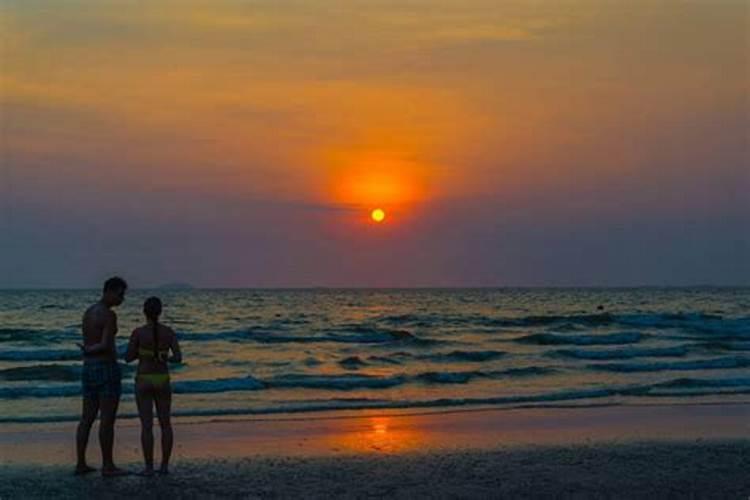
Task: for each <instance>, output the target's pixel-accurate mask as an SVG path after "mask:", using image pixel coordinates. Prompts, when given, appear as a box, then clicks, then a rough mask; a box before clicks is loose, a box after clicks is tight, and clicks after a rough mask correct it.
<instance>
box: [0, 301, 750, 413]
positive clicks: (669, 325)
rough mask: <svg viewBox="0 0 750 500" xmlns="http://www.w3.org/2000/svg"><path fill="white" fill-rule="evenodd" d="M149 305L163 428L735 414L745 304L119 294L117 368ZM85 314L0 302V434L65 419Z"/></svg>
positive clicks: (58, 304)
mask: <svg viewBox="0 0 750 500" xmlns="http://www.w3.org/2000/svg"><path fill="white" fill-rule="evenodd" d="M150 295H157V296H160V297H161V298H162V300H163V301H164V314H163V317H162V321H163V323H165V324H168V325H170V326H171V327H172V328H174V329H175V331H176V332H177V334H178V338H179V342H180V344H181V348H182V351H183V358H184V363H183V364H181V365H175V366H172V368H171V373H172V384H173V392H174V403H173V413H174V414H175V415H176V416H178V417H184V418H205V417H209V418H222V417H226V416H231V415H266V414H278V413H282V414H283V413H295V414H300V413H302V414H304V413H305V412H313V411H323V410H330V411H338V412H339V414H341V412H342V411H346V410H349V411H351V410H357V409H366V408H377V409H380V410H382V411H425V409H442V408H457V407H476V406H478V405H481V406H488V405H489V406H495V407H501V408H512V407H519V406H550V405H552V406H561V405H562V406H571V405H575V406H581V407H590V406H596V405H604V404H606V405H616V404H622V405H633V404H658V403H675V402H693V403H717V402H718V403H721V402H736V401H744V400H746V399H750V396H749V395H750V288H691V289H688V288H664V289H661V288H627V289H603V288H590V289H589V288H581V289H572V288H564V289H540V288H528V289H523V288H519V289H511V288H508V289H408V290H407V289H399V290H386V289H375V290H366V289H355V290H341V289H304V290H254V289H248V290H134V291H129V292H128V294H127V297H126V301H125V303H124V304H123V305H122V306H121V307H119V308H116V309H115V311H116V313H117V315H118V318H119V333H118V335H117V338H116V341H117V346H118V351H119V353H120V354H121V355H122V354H123V353H124V350H125V347H126V345H127V341H128V337H129V335H130V332H131V331H132V330H133V329H134V328H136V327H137V326H140V325H142V324H143V323H144V320H143V316H142V313H141V307H142V304H143V301H144V300H145V298H146V297H148V296H150ZM97 299H98V292H97V291H96V290H20V291H12V290H5V291H0V422H6V423H7V422H52V421H69V420H70V421H72V420H75V419H76V418H77V416H78V414H79V411H80V404H81V402H80V397H81V396H80V393H81V384H80V373H81V356H80V351H79V350H78V348H77V347H76V345H75V343H76V342H80V341H81V331H80V323H81V316H82V314H83V311H84V310H85V309H86V307H87V306H89V305H90V304H92V303H94V302H95V301H96V300H97ZM121 363H122V364H123V374H124V375H123V377H124V380H123V402H122V404H121V407H120V408H121V409H120V413H121V415H124V416H133V415H134V414H135V404H134V403H133V394H132V392H133V375H134V366H132V364H131V365H126V364H125V363H124V361H121Z"/></svg>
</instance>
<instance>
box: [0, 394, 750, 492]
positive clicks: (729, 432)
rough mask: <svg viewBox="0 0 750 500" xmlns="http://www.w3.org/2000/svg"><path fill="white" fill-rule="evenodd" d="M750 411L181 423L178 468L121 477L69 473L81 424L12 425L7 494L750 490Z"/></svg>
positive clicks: (135, 462) (128, 424) (130, 451)
mask: <svg viewBox="0 0 750 500" xmlns="http://www.w3.org/2000/svg"><path fill="white" fill-rule="evenodd" d="M749 416H750V405H747V404H732V405H730V404H725V405H672V406H608V407H600V408H586V409H576V408H541V409H540V408H536V409H513V410H496V409H478V410H471V411H458V412H433V413H426V414H393V413H390V414H389V413H383V412H377V413H376V412H373V413H366V412H361V413H358V414H350V415H344V416H342V415H338V414H316V415H311V416H304V417H299V416H288V417H284V416H279V417H278V418H273V419H237V420H227V421H213V422H208V421H206V422H178V423H177V425H176V427H175V434H176V436H177V447H176V449H175V456H174V463H173V472H172V474H171V475H170V476H168V477H154V478H141V477H138V476H130V477H124V478H117V479H102V478H101V477H99V476H98V475H97V474H92V475H90V476H88V477H84V478H80V477H73V476H72V475H71V464H72V457H73V449H72V435H73V427H74V425H72V424H70V423H65V424H54V425H51V424H45V425H25V426H20V425H16V426H13V425H9V426H6V427H5V428H4V429H3V430H2V431H0V450H1V451H0V457H1V458H2V462H3V464H4V466H3V469H2V477H0V497H2V498H3V499H5V498H51V497H54V498H81V497H87V498H94V497H96V498H102V497H109V498H130V497H140V498H225V497H226V498H292V497H307V498H310V497H312V498H322V497H336V498H346V497H355V498H364V497H397V498H413V497H439V498H477V497H511V498H512V497H538V498H549V497H557V498H589V497H594V498H601V497H605V498H638V497H640V498H643V497H657V496H658V497H667V498H669V497H673V498H685V497H698V498H746V497H747V495H748V494H750V474H748V472H747V471H748V470H750V440H748V439H747V437H748V435H750V433H748V431H749V430H750V419H748V417H749ZM157 442H158V440H157ZM157 451H158V446H157ZM139 453H140V452H139V446H138V425H137V422H136V421H134V420H123V421H121V422H120V423H119V424H118V427H117V437H116V460H117V462H118V463H119V464H120V465H122V466H125V467H127V468H128V469H129V470H132V471H137V470H138V467H139V466H140V463H139V462H140V455H139ZM89 459H90V462H91V463H92V464H97V461H98V447H97V443H96V438H95V437H93V439H92V443H91V444H90V450H89Z"/></svg>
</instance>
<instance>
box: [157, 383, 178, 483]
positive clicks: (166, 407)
mask: <svg viewBox="0 0 750 500" xmlns="http://www.w3.org/2000/svg"><path fill="white" fill-rule="evenodd" d="M154 402H155V403H156V415H157V417H158V418H159V426H160V427H161V468H160V469H159V472H161V473H162V474H167V473H168V472H169V458H170V457H171V456H172V444H173V442H174V436H173V434H172V422H171V419H170V415H171V413H172V388H171V387H170V386H169V383H167V384H165V386H164V387H163V388H162V389H160V390H159V391H157V392H156V393H155V394H154Z"/></svg>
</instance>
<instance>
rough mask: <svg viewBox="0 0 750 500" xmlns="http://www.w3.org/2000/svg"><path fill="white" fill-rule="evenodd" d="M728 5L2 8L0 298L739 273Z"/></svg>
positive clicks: (749, 41) (740, 136) (743, 91)
mask: <svg viewBox="0 0 750 500" xmlns="http://www.w3.org/2000/svg"><path fill="white" fill-rule="evenodd" d="M748 9H749V7H748V3H747V2H746V1H744V0H740V1H727V0H715V1H708V0H700V1H678V0H673V1H667V2H663V1H656V0H653V1H650V0H649V1H647V0H635V1H619V0H618V1H606V0H596V1H593V0H592V1H573V0H570V1H558V0H554V1H553V0H549V1H541V0H539V1H532V0H523V1H521V0H518V1H512V2H504V1H503V2H501V1H498V0H450V1H448V0H421V1H406V0H398V1H396V0H393V1H391V0H389V1H377V0H375V1H355V0H330V1H324V0H306V1H296V2H292V1H284V0H273V1H272V0H269V1H239V0H210V1H208V0H207V1H194V0H179V1H178V0H175V1H162V0H144V1H103V0H90V1H80V0H68V1H59V0H39V1H37V0H5V1H3V2H2V3H1V4H0V16H1V17H0V40H1V41H2V47H1V48H0V50H1V51H2V52H1V53H0V54H1V56H2V57H1V59H0V64H1V66H0V68H1V71H0V79H1V80H0V85H1V87H0V105H1V108H0V113H1V114H0V121H1V127H2V128H1V129H0V140H1V141H2V142H1V143H0V149H1V153H2V156H1V157H0V158H1V161H2V168H1V169H0V288H1V287H6V288H7V287H36V286H39V287H50V286H51V287H89V286H91V287H94V286H96V287H98V286H99V285H100V281H101V280H102V279H103V278H105V277H107V276H108V275H110V274H113V273H119V274H122V275H123V276H124V277H125V278H126V279H128V280H129V281H130V282H131V284H132V285H133V286H135V287H139V286H150V285H156V284H160V283H165V282H176V281H179V282H188V283H191V284H193V285H196V286H206V287H224V286H226V287H236V286H248V287H277V286H280V287H286V286H291V287H294V286H512V285H534V286H536V285H641V284H644V285H685V284H715V285H721V284H738V285H750V156H749V152H748V137H749V134H750V119H749V113H750V105H749V103H748V95H749V91H750V88H749V87H750V85H749V82H750V56H749V55H748V54H750V28H749V26H750V20H749V16H750V13H749V12H748ZM375 208H381V209H383V210H384V211H385V213H386V214H387V217H386V219H385V220H384V221H383V222H381V223H375V222H373V221H372V220H371V219H370V212H371V211H372V210H373V209H375Z"/></svg>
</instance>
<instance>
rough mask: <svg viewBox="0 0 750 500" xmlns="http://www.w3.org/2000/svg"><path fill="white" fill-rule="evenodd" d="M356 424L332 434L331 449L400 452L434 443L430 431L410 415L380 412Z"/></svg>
mask: <svg viewBox="0 0 750 500" xmlns="http://www.w3.org/2000/svg"><path fill="white" fill-rule="evenodd" d="M347 424H348V423H347ZM352 424H353V425H352V427H350V428H348V429H346V431H345V432H339V433H332V434H331V435H330V436H328V439H327V442H326V445H327V446H328V447H329V449H331V450H336V451H341V452H356V453H399V452H405V451H416V450H418V449H420V448H422V447H425V446H428V445H429V444H434V443H429V441H430V434H429V433H425V432H424V431H422V430H420V429H419V427H418V426H416V425H415V423H414V421H413V419H411V418H408V417H406V418H404V417H400V418H392V417H390V416H387V415H386V416H384V415H379V416H373V417H368V418H366V419H361V420H358V421H357V422H352Z"/></svg>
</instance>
